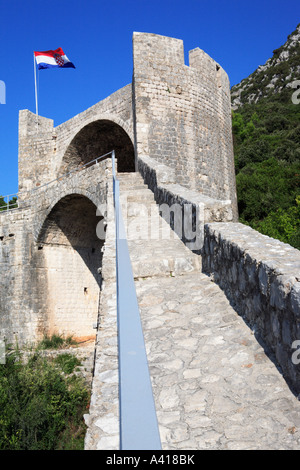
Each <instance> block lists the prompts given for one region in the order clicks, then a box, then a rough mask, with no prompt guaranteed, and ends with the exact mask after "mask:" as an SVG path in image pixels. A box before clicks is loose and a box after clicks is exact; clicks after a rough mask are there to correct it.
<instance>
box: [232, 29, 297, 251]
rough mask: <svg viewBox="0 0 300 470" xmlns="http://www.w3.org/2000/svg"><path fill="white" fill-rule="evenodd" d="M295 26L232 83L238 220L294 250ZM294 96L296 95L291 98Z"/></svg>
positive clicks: (295, 152)
mask: <svg viewBox="0 0 300 470" xmlns="http://www.w3.org/2000/svg"><path fill="white" fill-rule="evenodd" d="M295 86H296V87H297V88H299V86H300V24H299V25H298V26H297V28H296V30H295V31H294V32H293V33H292V34H290V35H289V37H288V40H287V42H286V43H285V44H284V45H283V46H281V47H280V48H279V49H276V50H275V51H274V52H273V56H272V58H270V59H269V60H268V61H267V62H266V64H265V65H263V66H260V67H258V69H257V70H256V71H255V72H253V73H252V74H251V75H250V76H249V77H248V78H246V79H244V80H242V81H241V83H239V84H238V85H236V86H234V87H232V89H231V97H232V109H233V113H232V128H233V142H234V154H235V166H236V179H237V193H238V207H239V214H240V219H241V221H242V222H244V223H247V224H249V225H250V226H251V227H253V228H255V229H256V230H258V231H260V232H261V233H264V234H265V235H269V236H271V237H273V238H278V239H280V240H281V241H283V242H286V243H289V244H291V245H292V246H294V247H295V248H298V249H300V102H299V101H300V100H299V98H300V90H299V89H296V88H295ZM295 93H296V94H297V95H296V96H297V98H298V99H296V100H295V99H293V97H295Z"/></svg>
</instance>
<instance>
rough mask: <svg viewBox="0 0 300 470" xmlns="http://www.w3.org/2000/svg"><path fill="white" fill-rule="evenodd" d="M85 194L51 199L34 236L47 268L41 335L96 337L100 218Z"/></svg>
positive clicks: (93, 199) (99, 283)
mask: <svg viewBox="0 0 300 470" xmlns="http://www.w3.org/2000/svg"><path fill="white" fill-rule="evenodd" d="M83 192H85V191H81V194H80V193H79V191H76V192H74V193H71V194H66V195H64V196H62V197H61V198H60V199H59V200H56V201H53V203H52V204H51V206H50V207H49V208H48V209H47V214H46V215H45V217H44V218H43V222H42V224H41V227H40V230H39V234H38V237H37V241H38V247H37V249H38V252H39V253H40V256H41V258H40V261H41V260H42V264H43V266H44V267H45V270H44V276H45V277H46V279H43V286H45V285H46V286H47V287H46V290H47V292H45V296H44V298H45V305H44V307H43V314H42V317H43V320H42V325H43V331H44V332H46V333H47V334H53V333H56V334H63V335H73V336H74V337H76V338H81V339H82V338H83V337H84V338H86V337H89V338H94V337H95V330H94V328H93V325H94V324H96V323H97V318H98V307H99V298H100V290H101V284H102V277H101V267H102V248H103V244H104V239H100V238H99V237H98V230H97V226H98V224H99V223H101V221H102V220H103V217H102V216H99V215H98V211H97V205H96V202H97V201H96V200H95V198H93V197H87V195H86V194H82V193H83ZM101 233H104V232H103V231H101ZM104 236H105V235H104ZM45 281H46V282H45ZM44 288H45V287H44Z"/></svg>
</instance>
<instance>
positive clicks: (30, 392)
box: [0, 353, 89, 450]
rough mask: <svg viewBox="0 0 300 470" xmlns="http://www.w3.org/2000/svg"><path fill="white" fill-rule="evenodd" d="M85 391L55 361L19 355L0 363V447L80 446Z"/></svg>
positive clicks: (81, 446) (46, 448)
mask: <svg viewBox="0 0 300 470" xmlns="http://www.w3.org/2000/svg"><path fill="white" fill-rule="evenodd" d="M88 399H89V393H88V391H87V390H86V388H85V387H84V385H83V381H82V380H81V378H79V377H77V376H74V375H71V376H65V375H64V373H63V371H62V369H61V367H60V365H59V361H50V360H46V359H45V358H42V357H41V356H40V355H39V354H38V353H35V354H34V355H33V356H32V357H31V358H30V359H29V361H28V362H27V364H24V363H23V362H22V358H21V356H20V355H19V354H17V353H13V354H11V355H8V356H7V358H6V363H5V364H1V365H0V408H1V415H0V450H58V449H61V450H71V449H83V441H84V434H85V425H84V422H83V418H82V416H83V413H84V411H85V409H86V407H87V405H88Z"/></svg>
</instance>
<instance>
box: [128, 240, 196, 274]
mask: <svg viewBox="0 0 300 470" xmlns="http://www.w3.org/2000/svg"><path fill="white" fill-rule="evenodd" d="M128 248H129V252H130V259H131V265H132V271H133V276H134V278H135V279H137V278H145V277H153V276H155V277H157V276H164V277H165V276H178V275H182V274H185V273H190V272H194V271H199V270H200V269H201V260H200V258H199V256H198V255H195V254H194V253H192V252H191V251H190V250H188V248H186V247H185V246H184V245H183V243H182V242H181V241H180V240H128ZM183 248H184V249H183Z"/></svg>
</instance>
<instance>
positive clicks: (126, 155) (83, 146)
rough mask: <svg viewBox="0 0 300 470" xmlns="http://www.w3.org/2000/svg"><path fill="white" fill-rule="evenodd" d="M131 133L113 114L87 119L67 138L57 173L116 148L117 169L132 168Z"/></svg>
mask: <svg viewBox="0 0 300 470" xmlns="http://www.w3.org/2000/svg"><path fill="white" fill-rule="evenodd" d="M133 142H134V139H133V133H132V131H131V130H130V129H129V126H128V125H127V124H126V123H125V122H124V121H122V120H121V119H120V118H118V117H116V116H114V115H112V114H100V115H98V116H97V118H96V119H95V118H94V119H92V120H89V121H88V122H86V123H85V124H84V126H82V127H81V128H80V129H79V130H77V132H76V134H75V135H73V136H72V137H71V139H69V142H68V144H67V147H66V150H65V152H64V155H63V158H62V162H61V165H60V168H59V172H58V175H59V176H60V175H62V174H64V173H67V172H69V171H71V170H73V169H75V168H78V167H79V166H81V165H84V164H86V163H88V162H90V161H92V160H94V159H95V158H97V157H99V156H101V155H104V154H106V153H108V152H111V151H112V150H115V154H116V158H117V169H118V171H119V172H131V171H135V152H134V144H133Z"/></svg>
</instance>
